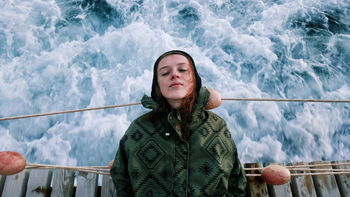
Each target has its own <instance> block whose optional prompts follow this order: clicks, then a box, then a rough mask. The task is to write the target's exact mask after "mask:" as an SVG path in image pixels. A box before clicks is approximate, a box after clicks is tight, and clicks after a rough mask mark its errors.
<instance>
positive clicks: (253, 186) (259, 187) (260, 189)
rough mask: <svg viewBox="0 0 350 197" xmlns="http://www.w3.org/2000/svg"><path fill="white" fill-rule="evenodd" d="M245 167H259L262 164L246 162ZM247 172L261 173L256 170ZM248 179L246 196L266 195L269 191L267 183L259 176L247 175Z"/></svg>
mask: <svg viewBox="0 0 350 197" xmlns="http://www.w3.org/2000/svg"><path fill="white" fill-rule="evenodd" d="M244 167H245V168H260V167H262V165H261V164H260V163H246V164H244ZM246 172H247V173H250V174H252V173H254V174H261V172H259V171H257V170H250V171H246ZM247 181H248V189H249V190H248V196H251V197H268V196H269V193H268V190H267V184H266V183H265V181H264V180H263V179H262V178H261V176H257V177H247Z"/></svg>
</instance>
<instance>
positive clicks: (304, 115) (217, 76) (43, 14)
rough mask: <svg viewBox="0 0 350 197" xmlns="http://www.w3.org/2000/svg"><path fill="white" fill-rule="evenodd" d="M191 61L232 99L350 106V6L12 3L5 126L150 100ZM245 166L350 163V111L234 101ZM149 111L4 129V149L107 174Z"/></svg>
mask: <svg viewBox="0 0 350 197" xmlns="http://www.w3.org/2000/svg"><path fill="white" fill-rule="evenodd" d="M171 49H182V50H185V51H187V52H189V53H190V54H191V55H192V56H193V58H194V60H195V62H196V64H197V69H198V72H199V73H200V75H201V76H202V80H203V85H205V86H206V87H209V88H213V89H216V90H218V91H219V92H221V94H222V97H224V98H283V99H332V100H348V99H350V0H231V1H229V0H212V1H204V0H198V1H194V0H190V1H187V0H186V1H185V0H168V1H163V0H134V1H131V0H130V1H126V0H75V1H70V0H33V1H26V0H3V1H0V118H4V117H12V116H19V115H27V114H37V113H46V112H56V111H65V110H72V109H81V108H90V107H101V106H106V105H118V104H127V103H133V102H138V101H139V100H140V99H141V97H142V96H143V95H144V94H148V95H149V94H150V90H151V80H152V67H153V63H154V61H155V59H156V58H157V57H158V56H159V55H160V54H161V53H163V52H165V51H167V50H171ZM213 111H214V112H215V113H217V114H219V115H220V116H221V117H223V118H224V119H225V120H226V121H227V124H228V126H229V129H230V131H231V133H232V136H233V138H234V140H235V142H236V144H237V147H238V151H239V156H240V158H241V161H242V162H296V161H315V160H348V159H350V158H349V155H350V104H349V103H302V102H300V103H296V102H278V103H277V102H237V101H224V102H223V104H222V105H221V106H220V107H219V108H217V109H214V110H213ZM145 112H147V110H146V109H144V108H142V107H141V106H140V105H137V106H130V107H123V108H115V109H107V110H97V111H87V112H79V113H71V114H62V115H54V116H46V117H37V118H27V119H19V120H7V121H0V151H4V150H12V151H17V152H20V153H22V154H23V155H24V156H25V157H26V158H27V160H28V162H32V163H45V164H61V165H63V164H64V165H107V164H108V162H109V161H110V160H112V159H113V158H114V154H115V152H116V148H117V147H118V143H119V140H120V138H121V136H122V135H123V134H124V132H125V130H126V129H127V128H128V126H129V124H130V123H131V121H133V120H134V119H135V118H136V117H138V116H140V115H141V114H143V113H145Z"/></svg>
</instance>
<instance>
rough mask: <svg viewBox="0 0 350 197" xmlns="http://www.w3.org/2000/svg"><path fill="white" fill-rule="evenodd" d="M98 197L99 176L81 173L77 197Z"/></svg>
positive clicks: (78, 180)
mask: <svg viewBox="0 0 350 197" xmlns="http://www.w3.org/2000/svg"><path fill="white" fill-rule="evenodd" d="M96 195H97V174H93V173H86V172H79V175H78V179H77V191H76V197H95V196H96Z"/></svg>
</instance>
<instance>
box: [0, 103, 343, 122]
mask: <svg viewBox="0 0 350 197" xmlns="http://www.w3.org/2000/svg"><path fill="white" fill-rule="evenodd" d="M221 100H223V101H260V102H262V101H267V102H316V103H350V100H329V99H328V100H324V99H273V98H223V99H221ZM139 104H141V103H140V102H137V103H129V104H121V105H108V106H103V107H92V108H84V109H76V110H67V111H60V112H49V113H40V114H31V115H22V116H14V117H5V118H0V121H4V120H15V119H24V118H33V117H40V116H52V115H58V114H67V113H75V112H83V111H92V110H101V109H110V108H118V107H127V106H132V105H139Z"/></svg>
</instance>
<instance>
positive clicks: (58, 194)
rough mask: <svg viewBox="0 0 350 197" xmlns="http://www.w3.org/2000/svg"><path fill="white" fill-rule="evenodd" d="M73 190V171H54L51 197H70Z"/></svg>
mask: <svg viewBox="0 0 350 197" xmlns="http://www.w3.org/2000/svg"><path fill="white" fill-rule="evenodd" d="M73 189H74V171H72V170H55V171H54V174H53V178H52V192H51V197H70V196H72V195H73Z"/></svg>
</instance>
